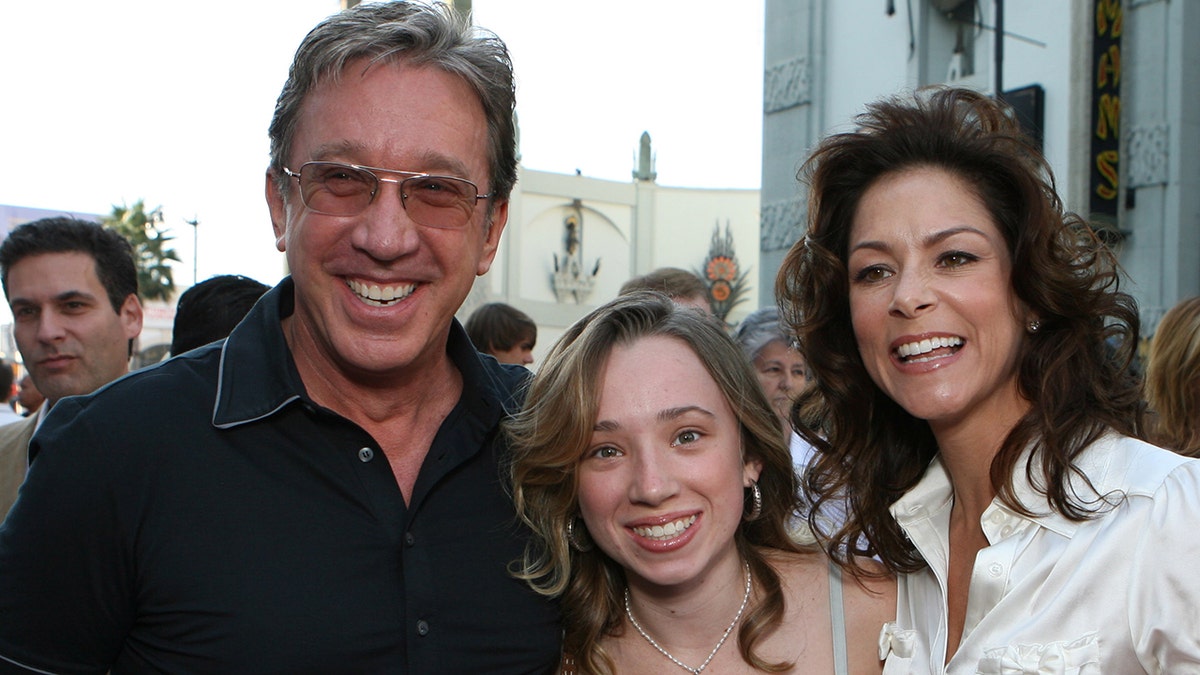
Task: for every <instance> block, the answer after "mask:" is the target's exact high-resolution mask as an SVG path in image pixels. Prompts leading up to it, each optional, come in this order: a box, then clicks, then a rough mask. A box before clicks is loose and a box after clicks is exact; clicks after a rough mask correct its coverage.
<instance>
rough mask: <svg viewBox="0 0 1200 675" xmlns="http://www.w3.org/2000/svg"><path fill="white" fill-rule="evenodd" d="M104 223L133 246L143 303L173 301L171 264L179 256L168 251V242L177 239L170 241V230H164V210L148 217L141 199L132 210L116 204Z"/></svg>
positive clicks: (173, 286) (173, 289)
mask: <svg viewBox="0 0 1200 675" xmlns="http://www.w3.org/2000/svg"><path fill="white" fill-rule="evenodd" d="M101 223H102V224H103V225H104V226H105V227H108V228H112V229H113V230H116V231H117V232H119V233H120V234H121V236H123V237H125V238H126V239H128V240H129V243H130V245H132V246H133V261H134V264H135V265H136V266H137V274H138V289H139V290H140V294H141V296H142V299H144V300H162V301H164V302H168V301H170V299H171V296H172V295H173V294H174V293H175V279H174V277H173V276H172V270H171V266H170V261H172V260H174V261H175V262H179V255H178V254H177V253H176V252H175V249H173V248H167V242H169V241H171V240H172V239H174V237H168V236H167V234H166V230H165V229H162V223H163V215H162V207H161V206H158V207H155V208H154V209H153V210H151V211H150V212H149V213H147V212H146V207H145V204H144V203H143V202H142V200H140V199H139V200H138V201H136V202H134V204H133V206H130V207H126V206H116V205H115V204H114V205H113V210H112V214H111V215H109V216H106V217H105V218H104V219H103V220H102V221H101Z"/></svg>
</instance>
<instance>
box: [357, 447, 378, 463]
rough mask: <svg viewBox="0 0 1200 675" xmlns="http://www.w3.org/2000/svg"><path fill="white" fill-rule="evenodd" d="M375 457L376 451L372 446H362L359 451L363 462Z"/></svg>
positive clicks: (359, 457)
mask: <svg viewBox="0 0 1200 675" xmlns="http://www.w3.org/2000/svg"><path fill="white" fill-rule="evenodd" d="M374 458H375V451H374V450H372V449H370V448H362V449H361V450H359V451H358V459H359V461H362V462H369V461H371V460H372V459H374Z"/></svg>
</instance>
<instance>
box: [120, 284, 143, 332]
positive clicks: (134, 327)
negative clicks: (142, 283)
mask: <svg viewBox="0 0 1200 675" xmlns="http://www.w3.org/2000/svg"><path fill="white" fill-rule="evenodd" d="M117 315H118V316H120V317H121V327H122V330H123V332H124V335H125V339H126V340H132V339H134V338H135V337H137V336H139V335H141V334H142V319H143V316H142V302H141V301H140V300H138V296H137V294H136V293H130V294H129V295H127V296H125V302H123V303H121V311H119V312H117Z"/></svg>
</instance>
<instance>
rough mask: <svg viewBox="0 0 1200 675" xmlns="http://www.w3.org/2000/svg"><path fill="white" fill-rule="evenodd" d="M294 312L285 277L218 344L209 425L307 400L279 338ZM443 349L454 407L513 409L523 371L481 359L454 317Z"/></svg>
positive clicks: (482, 412) (495, 413) (489, 412)
mask: <svg viewBox="0 0 1200 675" xmlns="http://www.w3.org/2000/svg"><path fill="white" fill-rule="evenodd" d="M294 311H295V284H294V283H293V281H292V278H291V277H286V278H284V279H283V281H281V282H279V285H277V286H276V287H275V288H273V289H271V290H270V291H268V292H267V293H266V294H265V295H263V297H262V298H261V299H260V300H259V301H258V303H256V304H255V305H254V307H253V308H251V310H250V312H249V313H247V315H246V318H245V320H243V321H242V322H241V323H239V324H238V325H237V327H236V328H234V329H233V332H231V333H230V334H229V337H228V338H227V339H226V340H225V344H224V345H223V346H222V347H221V357H220V358H221V361H220V370H219V374H218V384H217V395H216V401H215V403H214V407H213V417H212V420H213V425H214V426H217V427H219V428H229V427H234V426H237V425H239V424H245V423H247V422H251V421H254V420H257V419H262V418H264V417H269V416H271V415H273V414H274V413H276V412H278V411H279V410H281V409H283V408H284V407H286V406H287V405H288V404H290V403H293V402H295V401H306V402H309V403H311V401H309V399H308V395H307V393H306V390H305V387H304V382H303V381H302V380H301V379H300V372H299V371H298V370H297V369H296V364H295V362H294V361H293V360H292V354H291V350H290V349H289V348H288V345H287V341H286V340H285V339H284V335H283V328H282V323H281V322H282V321H283V319H285V318H287V317H288V316H291V314H292V313H293V312H294ZM446 353H447V354H448V355H449V357H450V360H451V361H452V362H453V363H454V365H455V367H457V368H458V370H459V372H460V373H461V374H462V378H463V395H462V397H461V399H460V401H459V405H460V406H462V407H464V408H465V412H467V413H468V414H471V415H472V416H476V417H481V418H483V419H485V420H489V421H490V423H494V422H495V420H496V419H498V418H499V416H500V415H501V414H502V413H503V412H505V411H506V410H507V411H511V410H513V409H515V407H517V406H518V405H519V404H520V401H519V400H518V399H517V398H516V396H515V395H514V392H517V391H518V390H519V389H520V386H519V385H520V383H521V382H522V381H523V380H524V379H526V378H528V377H529V371H528V370H526V369H525V368H521V367H518V366H501V365H499V364H497V363H495V361H494V360H488V361H485V360H484V357H482V356H481V355H480V354H479V353H478V352H476V351H475V348H474V347H473V346H472V345H471V341H470V339H469V338H468V337H467V334H466V331H465V330H463V328H462V326H461V325H460V324H459V323H458V321H457V320H453V323H452V325H451V327H450V337H449V340H448V342H447V345H446Z"/></svg>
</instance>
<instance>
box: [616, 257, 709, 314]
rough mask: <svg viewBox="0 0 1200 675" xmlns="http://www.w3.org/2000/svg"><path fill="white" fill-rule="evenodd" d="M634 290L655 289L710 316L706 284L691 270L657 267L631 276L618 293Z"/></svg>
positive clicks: (677, 302) (622, 293)
mask: <svg viewBox="0 0 1200 675" xmlns="http://www.w3.org/2000/svg"><path fill="white" fill-rule="evenodd" d="M634 291H657V292H659V293H662V294H663V295H665V296H667V297H668V298H670V299H671V300H674V301H675V304H677V305H686V306H688V307H695V308H696V309H698V310H700V311H701V312H704V313H705V314H708V315H709V316H712V313H713V310H712V303H711V302H709V301H708V286H706V285H705V284H704V281H703V280H702V279H701V278H700V277H698V276H696V275H695V274H692V273H691V272H689V271H687V270H684V269H680V268H678V267H659V268H657V269H653V270H650V271H649V272H647V273H645V274H643V275H641V276H636V277H633V278H632V279H629V280H628V281H626V282H625V283H624V284H622V285H621V290H620V292H619V293H618V295H627V294H629V293H633V292H634Z"/></svg>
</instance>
